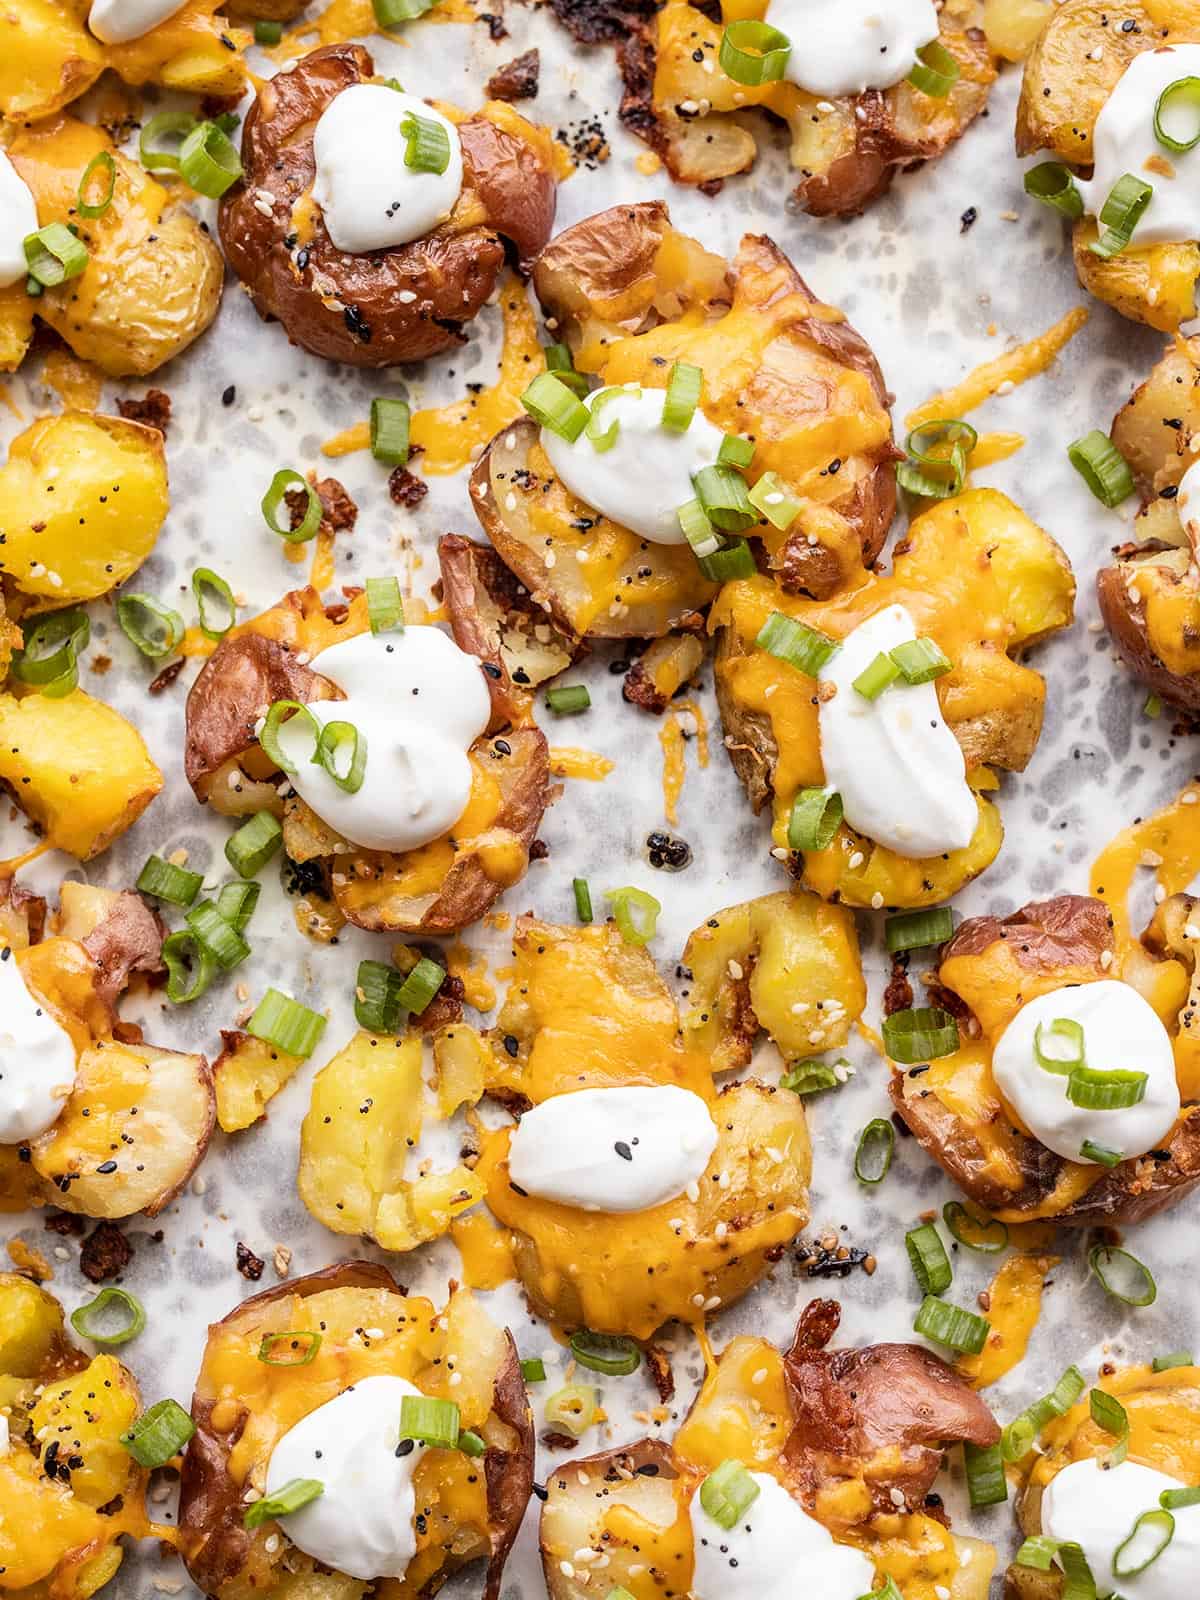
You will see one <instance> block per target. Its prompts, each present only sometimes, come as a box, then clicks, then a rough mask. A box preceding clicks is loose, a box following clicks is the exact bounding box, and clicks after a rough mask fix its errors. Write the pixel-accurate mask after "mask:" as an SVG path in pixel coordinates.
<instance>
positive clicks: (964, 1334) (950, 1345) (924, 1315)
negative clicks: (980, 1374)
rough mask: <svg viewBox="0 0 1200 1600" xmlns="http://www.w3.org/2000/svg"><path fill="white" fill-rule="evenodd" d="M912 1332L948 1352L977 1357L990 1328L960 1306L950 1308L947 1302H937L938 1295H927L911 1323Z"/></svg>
mask: <svg viewBox="0 0 1200 1600" xmlns="http://www.w3.org/2000/svg"><path fill="white" fill-rule="evenodd" d="M913 1331H914V1332H916V1333H921V1334H924V1335H925V1337H926V1338H927V1339H932V1340H933V1342H934V1343H935V1344H943V1345H945V1346H946V1348H947V1349H949V1350H960V1351H962V1352H963V1354H965V1355H969V1356H977V1355H978V1354H979V1353H980V1351H981V1350H982V1349H983V1347H984V1345H985V1344H986V1343H987V1341H988V1334H989V1333H991V1331H992V1325H991V1323H990V1322H988V1321H986V1320H985V1319H984V1318H983V1317H977V1316H976V1315H975V1313H974V1312H973V1311H964V1310H963V1309H962V1307H961V1306H952V1305H951V1304H950V1303H949V1301H947V1300H939V1299H938V1297H937V1295H933V1294H927V1295H926V1296H925V1298H924V1300H922V1302H921V1309H920V1310H919V1311H918V1312H917V1315H916V1317H915V1318H914V1320H913Z"/></svg>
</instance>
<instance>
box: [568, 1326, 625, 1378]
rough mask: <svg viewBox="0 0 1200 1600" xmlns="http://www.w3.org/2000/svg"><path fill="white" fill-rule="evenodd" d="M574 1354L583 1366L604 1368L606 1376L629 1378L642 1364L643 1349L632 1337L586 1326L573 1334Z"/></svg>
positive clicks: (597, 1370) (572, 1350) (595, 1368)
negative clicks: (594, 1329) (600, 1331)
mask: <svg viewBox="0 0 1200 1600" xmlns="http://www.w3.org/2000/svg"><path fill="white" fill-rule="evenodd" d="M571 1354H572V1355H573V1356H574V1357H575V1359H576V1361H578V1363H579V1365H580V1366H581V1367H587V1368H588V1369H589V1370H590V1371H592V1372H601V1373H603V1374H604V1376H605V1377H606V1378H627V1377H628V1376H629V1374H630V1373H631V1372H636V1371H637V1369H638V1368H639V1367H640V1366H641V1364H642V1353H641V1351H640V1350H639V1349H638V1347H637V1345H636V1344H634V1342H633V1340H632V1339H626V1338H623V1337H621V1336H620V1335H616V1334H608V1333H592V1332H590V1331H589V1330H588V1329H587V1328H581V1329H580V1330H579V1332H578V1333H573V1334H572V1335H571Z"/></svg>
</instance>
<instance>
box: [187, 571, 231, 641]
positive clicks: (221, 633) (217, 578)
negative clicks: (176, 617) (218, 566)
mask: <svg viewBox="0 0 1200 1600" xmlns="http://www.w3.org/2000/svg"><path fill="white" fill-rule="evenodd" d="M209 591H211V592H212V593H213V594H215V595H216V597H217V600H218V602H219V603H220V604H221V605H223V606H224V607H225V620H224V621H220V622H215V621H214V620H213V618H212V616H211V615H210V613H209V609H208V604H207V599H206V597H207V595H208V593H209ZM192 593H193V594H194V595H195V597H196V609H197V611H198V612H199V613H200V632H201V633H202V634H203V635H204V637H205V638H206V639H223V638H224V637H225V635H226V634H227V633H228V632H229V630H230V628H232V627H233V625H234V623H235V622H236V621H237V601H236V600H235V599H234V598H233V590H232V589H231V588H230V587H229V585H228V584H227V583H226V582H225V579H224V578H223V577H222V576H221V574H220V573H219V572H214V571H213V569H212V568H211V567H197V568H196V570H195V572H193V573H192Z"/></svg>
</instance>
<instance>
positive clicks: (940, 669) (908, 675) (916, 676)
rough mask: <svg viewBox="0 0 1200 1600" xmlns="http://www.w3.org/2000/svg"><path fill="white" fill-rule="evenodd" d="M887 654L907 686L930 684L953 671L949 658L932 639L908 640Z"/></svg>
mask: <svg viewBox="0 0 1200 1600" xmlns="http://www.w3.org/2000/svg"><path fill="white" fill-rule="evenodd" d="M888 654H889V655H890V656H891V658H892V660H893V661H894V662H895V663H896V665H897V666H898V667H899V668H900V672H901V674H902V676H903V678H904V681H905V683H907V684H918V683H932V682H933V680H934V679H935V678H940V677H942V676H944V674H945V673H947V672H951V671H952V670H953V668H952V666H951V662H950V658H949V657H948V656H947V655H946V654H945V652H944V651H943V650H942V648H941V646H940V645H939V644H938V643H937V641H936V640H934V639H927V638H924V637H922V638H920V639H908V640H906V641H905V643H904V644H898V645H897V646H896V648H895V649H894V650H891V651H889V652H888Z"/></svg>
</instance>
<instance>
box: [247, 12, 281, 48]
mask: <svg viewBox="0 0 1200 1600" xmlns="http://www.w3.org/2000/svg"><path fill="white" fill-rule="evenodd" d="M282 38H283V23H282V22H269V21H268V20H267V19H266V18H265V17H258V18H256V20H255V23H254V42H255V44H278V43H279V41H280V40H281V39H282Z"/></svg>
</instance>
